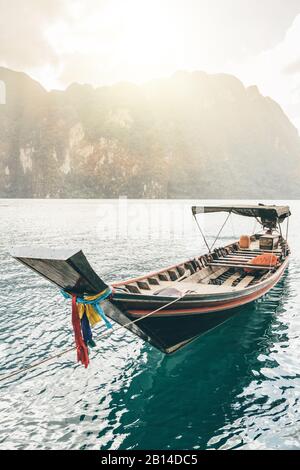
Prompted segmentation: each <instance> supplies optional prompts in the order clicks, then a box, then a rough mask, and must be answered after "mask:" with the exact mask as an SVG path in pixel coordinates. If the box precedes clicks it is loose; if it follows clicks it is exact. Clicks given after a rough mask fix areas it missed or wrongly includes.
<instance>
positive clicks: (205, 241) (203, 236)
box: [193, 213, 211, 253]
mask: <svg viewBox="0 0 300 470" xmlns="http://www.w3.org/2000/svg"><path fill="white" fill-rule="evenodd" d="M193 216H194V219H195V221H196V224H197V225H198V229H199V230H200V233H201V235H202V238H203V240H204V243H205V245H206V247H207V249H208V251H209V253H211V249H210V248H209V245H208V243H207V240H206V238H205V235H204V233H203V231H202V229H201V227H200V224H199V222H198V219H197V217H196V214H194V213H193Z"/></svg>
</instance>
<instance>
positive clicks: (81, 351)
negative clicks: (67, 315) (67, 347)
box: [72, 295, 90, 368]
mask: <svg viewBox="0 0 300 470" xmlns="http://www.w3.org/2000/svg"><path fill="white" fill-rule="evenodd" d="M76 300H77V297H76V295H73V296H72V325H73V331H74V336H75V343H76V350H77V361H78V362H81V363H82V364H83V365H84V367H85V368H87V366H88V365H89V362H90V361H89V352H88V348H87V346H86V344H85V342H84V341H83V337H82V332H81V323H80V318H79V315H78V310H77V304H76Z"/></svg>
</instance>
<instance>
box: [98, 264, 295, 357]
mask: <svg viewBox="0 0 300 470" xmlns="http://www.w3.org/2000/svg"><path fill="white" fill-rule="evenodd" d="M288 262H289V260H288V258H286V260H285V261H284V263H283V264H282V265H281V267H280V268H279V269H278V270H277V271H276V272H275V273H274V274H273V275H272V276H271V277H269V278H268V280H266V281H265V282H262V283H261V284H259V285H255V286H253V287H249V288H248V289H244V290H243V291H242V292H241V291H236V292H231V293H226V294H218V295H209V294H207V295H202V296H195V295H193V296H186V297H185V298H183V299H182V300H179V301H178V302H176V303H175V304H174V305H172V306H171V307H170V308H166V309H163V310H161V311H159V312H157V313H156V314H152V315H151V316H148V317H146V316H147V315H148V314H149V313H150V312H152V311H153V310H155V309H157V308H160V307H162V306H163V305H167V304H168V303H169V302H170V301H171V300H172V298H170V297H166V298H162V297H160V298H159V299H157V298H155V296H151V298H149V296H148V295H145V296H142V295H134V294H132V295H128V294H120V293H115V294H114V295H113V296H112V298H111V300H110V301H108V302H106V304H105V312H106V314H107V316H108V317H110V318H111V319H113V320H114V321H116V322H118V323H120V324H122V325H123V326H125V327H126V328H128V329H129V330H131V331H132V332H133V333H134V334H136V335H138V336H140V337H141V338H142V339H143V340H145V341H148V342H149V343H151V344H153V345H154V346H155V347H157V348H158V349H160V350H161V351H163V352H164V353H167V354H170V353H172V352H175V351H177V350H178V349H179V348H181V347H183V346H184V345H186V344H187V343H189V342H191V341H193V340H194V339H196V338H197V337H198V336H200V335H202V334H204V333H207V332H208V331H210V330H212V329H214V328H216V327H217V326H219V325H221V324H222V323H224V322H225V321H227V320H229V319H230V318H232V317H233V316H234V315H235V314H236V313H238V308H239V307H242V306H243V305H246V304H248V303H250V302H253V301H255V300H257V299H259V298H260V297H262V296H263V295H265V294H266V293H267V292H269V291H270V290H271V289H272V287H274V286H275V285H276V284H277V283H278V282H279V280H280V279H281V277H282V275H283V274H284V272H285V270H286V268H287V266H288ZM135 320H138V321H136V323H135V324H132V323H131V324H130V325H129V326H126V323H128V322H132V321H135Z"/></svg>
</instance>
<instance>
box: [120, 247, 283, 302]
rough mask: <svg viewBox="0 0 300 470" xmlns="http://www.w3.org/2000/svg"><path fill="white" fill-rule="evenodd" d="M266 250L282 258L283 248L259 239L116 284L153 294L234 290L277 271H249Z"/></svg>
mask: <svg viewBox="0 0 300 470" xmlns="http://www.w3.org/2000/svg"><path fill="white" fill-rule="evenodd" d="M224 250H225V251H224ZM220 251H221V252H220ZM267 252H269V253H273V254H275V255H277V256H278V257H279V258H280V256H281V254H282V249H281V247H279V248H278V249H276V250H273V251H269V250H260V249H259V240H254V241H252V242H251V244H250V247H249V248H247V249H241V248H240V247H239V246H238V245H237V243H235V244H232V245H229V246H228V247H225V248H221V249H216V250H215V251H214V253H212V254H211V255H204V256H203V257H201V256H200V257H199V258H195V259H194V260H188V261H187V262H185V263H182V264H179V265H176V266H171V267H169V268H166V269H165V270H163V271H158V272H156V273H150V274H148V275H144V276H142V277H139V278H136V279H132V280H128V281H125V282H124V283H117V284H115V285H114V287H115V288H117V289H118V290H119V289H120V291H123V292H128V293H133V294H142V295H151V296H153V295H155V296H178V295H180V293H188V294H190V295H193V294H197V295H199V294H203V295H204V294H220V293H226V292H235V291H239V290H243V289H245V288H247V287H249V286H250V285H253V284H256V283H257V282H260V281H261V280H263V279H264V278H266V277H267V276H268V275H270V274H271V273H272V272H273V271H274V270H276V267H275V268H274V266H271V265H269V266H267V265H255V266H251V271H249V262H250V261H251V260H252V259H254V258H255V257H256V256H257V255H259V254H262V253H267ZM245 268H248V269H247V270H245Z"/></svg>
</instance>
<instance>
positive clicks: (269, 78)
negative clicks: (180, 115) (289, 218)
mask: <svg viewBox="0 0 300 470" xmlns="http://www.w3.org/2000/svg"><path fill="white" fill-rule="evenodd" d="M0 11H1V15H0V39H1V40H0V65H3V66H6V67H9V68H12V69H14V70H21V71H25V72H27V73H28V74H29V75H31V76H32V77H33V78H35V79H36V80H38V81H40V82H41V83H42V84H43V85H44V86H45V87H46V88H47V89H52V88H61V89H63V88H65V87H66V86H68V85H69V84H71V83H73V82H79V83H90V84H92V85H94V86H101V85H107V84H112V83H115V82H118V81H131V82H134V83H142V82H145V81H148V80H151V79H154V78H162V77H168V76H170V75H172V74H173V73H174V72H176V71H178V70H204V71H206V72H213V73H219V72H226V73H232V74H234V75H236V76H237V77H238V78H239V79H240V80H242V82H243V83H244V84H245V85H246V86H247V85H252V84H255V85H257V86H258V87H259V89H260V91H261V92H262V93H263V94H265V95H269V96H271V97H272V98H274V99H275V100H277V101H278V102H279V103H280V105H281V106H282V107H283V109H284V110H285V112H286V113H287V114H288V115H289V117H290V119H291V120H292V121H293V122H294V124H295V125H296V126H297V127H298V128H300V83H299V81H300V50H299V44H300V2H299V0H285V1H282V0H260V1H259V0H251V1H249V0H211V1H210V2H208V1H204V0H185V1H183V0H172V1H171V0H163V1H158V0H152V1H149V0H125V1H124V0H109V1H108V0H86V1H85V2H82V1H77V0H42V1H41V0H27V1H26V2H24V1H21V0H11V1H10V2H7V1H6V0H0ZM24 18H26V21H24ZM12 25H14V27H12Z"/></svg>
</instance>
